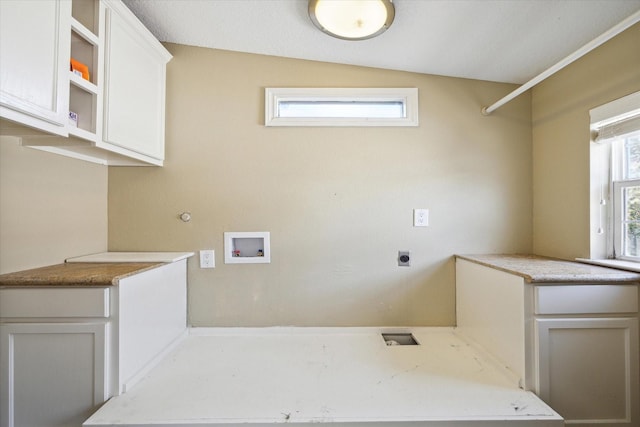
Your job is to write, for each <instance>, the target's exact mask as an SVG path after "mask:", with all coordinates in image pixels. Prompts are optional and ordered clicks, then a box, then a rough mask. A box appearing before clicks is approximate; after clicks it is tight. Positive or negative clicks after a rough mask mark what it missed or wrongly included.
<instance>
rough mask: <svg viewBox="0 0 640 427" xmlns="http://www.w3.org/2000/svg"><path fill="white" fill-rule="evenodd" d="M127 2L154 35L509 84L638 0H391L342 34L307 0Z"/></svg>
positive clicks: (573, 45) (539, 69)
mask: <svg viewBox="0 0 640 427" xmlns="http://www.w3.org/2000/svg"><path fill="white" fill-rule="evenodd" d="M124 2H125V3H126V4H127V5H128V6H129V8H130V9H131V10H132V11H133V12H134V13H135V14H136V15H137V16H138V18H140V20H141V21H142V22H143V23H144V24H145V25H146V26H147V27H148V28H149V29H150V30H151V32H152V33H153V34H154V35H155V36H156V37H157V38H158V39H159V40H160V41H166V42H172V43H180V44H186V45H192V46H203V47H211V48H217V49H225V50H233V51H240V52H249V53H258V54H265V55H275V56H283V57H290V58H300V59H309V60H317V61H326V62H335V63H343V64H354V65H362V66H369V67H379V68H387V69H393V70H405V71H413V72H419V73H426V74H437V75H445V76H453V77H463V78H471V79H479V80H490V81H498V82H509V83H523V82H526V81H528V80H529V79H531V78H532V77H534V76H536V75H537V74H539V73H540V72H542V71H544V70H545V69H546V68H548V67H550V66H551V65H553V64H555V63H556V62H557V61H559V60H560V59H562V58H564V57H565V56H567V55H569V54H570V53H572V52H574V51H575V50H577V49H578V48H580V47H581V46H583V45H584V44H586V43H587V42H589V41H591V40H592V39H594V38H595V37H597V36H599V35H600V34H602V33H603V32H605V31H606V30H608V29H609V28H611V27H612V26H614V25H616V24H618V23H619V22H620V21H622V20H623V19H625V18H626V17H628V16H629V15H632V14H633V13H634V12H636V11H638V10H640V0H394V4H395V8H396V18H395V21H394V23H393V25H392V26H391V28H390V29H389V30H388V31H387V32H385V33H384V34H382V35H381V36H379V37H377V38H374V39H370V40H363V41H344V40H339V39H336V38H333V37H330V36H328V35H326V34H324V33H322V32H320V31H319V30H317V29H316V28H315V27H314V26H313V24H312V23H311V21H310V19H309V16H308V14H307V0H124ZM638 48H639V49H640V40H639V41H638Z"/></svg>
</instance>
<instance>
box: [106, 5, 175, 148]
mask: <svg viewBox="0 0 640 427" xmlns="http://www.w3.org/2000/svg"><path fill="white" fill-rule="evenodd" d="M105 15H106V40H105V86H104V122H103V140H104V142H107V143H109V144H113V145H116V146H119V147H123V148H125V149H128V150H131V151H134V152H137V153H141V154H144V155H147V156H150V157H153V158H155V159H164V103H165V69H166V63H167V61H168V59H166V58H165V55H167V53H164V54H162V53H160V52H158V47H157V46H156V44H157V45H158V46H160V47H162V46H161V45H159V43H158V42H157V40H155V39H154V38H153V37H152V36H151V35H150V33H148V30H147V29H146V28H144V27H143V26H142V24H140V23H139V21H137V19H136V18H135V17H134V16H133V14H131V12H130V11H129V10H128V9H126V8H123V6H121V5H119V4H117V3H114V2H109V3H108V6H107V8H106V13H105ZM162 50H164V48H162ZM165 52H166V51H165Z"/></svg>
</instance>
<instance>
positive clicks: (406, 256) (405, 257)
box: [398, 251, 411, 267]
mask: <svg viewBox="0 0 640 427" xmlns="http://www.w3.org/2000/svg"><path fill="white" fill-rule="evenodd" d="M398 266H400V267H411V252H409V251H398Z"/></svg>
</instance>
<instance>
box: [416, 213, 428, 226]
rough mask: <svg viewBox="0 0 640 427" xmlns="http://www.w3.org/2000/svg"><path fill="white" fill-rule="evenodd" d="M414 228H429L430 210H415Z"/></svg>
mask: <svg viewBox="0 0 640 427" xmlns="http://www.w3.org/2000/svg"><path fill="white" fill-rule="evenodd" d="M413 226H414V227H428V226H429V209H414V210H413Z"/></svg>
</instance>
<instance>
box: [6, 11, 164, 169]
mask: <svg viewBox="0 0 640 427" xmlns="http://www.w3.org/2000/svg"><path fill="white" fill-rule="evenodd" d="M0 19H1V26H0V31H1V33H0V34H1V37H0V43H1V49H2V50H1V51H0V60H1V61H0V70H1V76H2V92H1V98H0V107H1V108H2V109H1V113H2V114H1V116H2V117H3V118H5V119H8V121H7V120H5V121H3V122H2V123H0V126H1V128H0V134H4V135H17V136H22V145H25V146H29V147H32V148H36V149H39V150H44V151H48V152H52V153H56V154H61V155H65V156H69V157H74V158H77V159H81V160H87V161H90V162H94V163H99V164H104V165H114V166H162V164H163V160H164V118H165V117H164V114H165V113H164V111H165V90H166V88H165V84H166V64H167V62H169V60H170V59H171V55H170V54H169V52H167V50H166V49H165V48H164V47H163V46H162V45H161V44H160V43H159V42H158V41H157V40H156V39H155V38H154V37H153V35H152V34H151V33H150V32H149V31H148V30H147V29H146V28H145V27H144V26H143V25H142V23H141V22H140V21H139V20H138V19H137V18H136V16H135V15H134V14H133V13H132V12H131V11H130V10H129V9H128V8H127V7H126V6H125V5H124V3H122V1H121V0H41V1H20V0H6V1H5V0H0ZM25 35H28V37H25ZM78 64H79V66H78ZM70 68H73V69H74V70H75V72H74V71H73V70H72V71H70ZM80 69H84V71H85V73H84V74H83V73H81V72H80V71H79V70H80ZM70 116H72V117H73V118H74V119H75V120H73V121H72V120H70ZM9 121H10V122H9ZM16 123H17V124H16ZM22 125H24V126H22ZM25 126H27V127H28V128H25ZM29 129H35V130H36V131H35V132H34V131H33V130H29ZM52 134H53V136H55V135H58V136H60V137H52Z"/></svg>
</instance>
